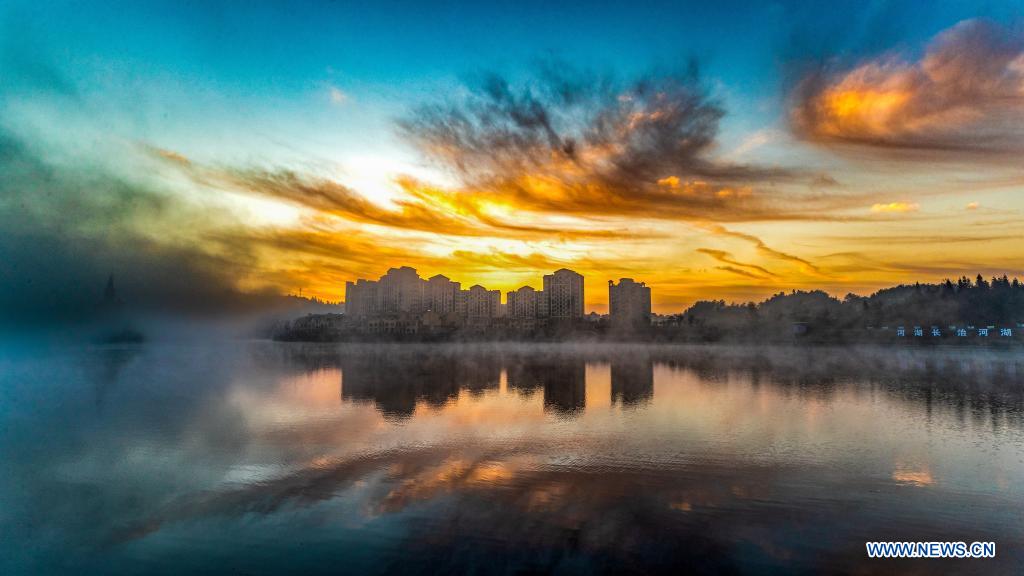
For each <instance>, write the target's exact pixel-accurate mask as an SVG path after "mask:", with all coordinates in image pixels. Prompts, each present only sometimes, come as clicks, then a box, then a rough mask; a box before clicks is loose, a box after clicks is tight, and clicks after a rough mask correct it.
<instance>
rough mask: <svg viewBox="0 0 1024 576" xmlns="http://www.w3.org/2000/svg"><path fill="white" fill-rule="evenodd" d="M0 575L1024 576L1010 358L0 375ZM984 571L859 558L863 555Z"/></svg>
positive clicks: (185, 363)
mask: <svg viewBox="0 0 1024 576" xmlns="http://www.w3.org/2000/svg"><path fill="white" fill-rule="evenodd" d="M0 430H2V432H3V434H2V438H0V456H2V458H3V462H4V473H3V474H2V475H0V538H2V544H0V547H2V548H0V573H3V574H51V573H56V574H60V573H68V574H71V573H74V574H138V573H152V574H183V573H209V574H224V573H244V574H282V573H289V572H302V573H323V574H362V573H369V574H374V573H389V574H392V573H425V574H432V573H451V572H457V573H463V572H472V573H476V574H492V573H498V574H504V573H524V572H525V573H536V572H559V573H581V574H591V573H615V574H622V573H650V572H672V573H689V572H696V573H714V574H721V573H782V574H793V573H821V572H842V573H863V574H870V573H878V574H892V573H928V574H934V573H984V574H991V573H1006V574H1011V573H1019V570H1020V565H1021V562H1022V561H1024V354H1021V353H1020V352H1019V351H1012V350H1002V351H1000V350H986V349H978V348H964V349H956V348H943V349H914V348H901V349H895V350H885V349H879V348H849V349H847V348H771V347H765V348H740V347H735V348H734V347H727V346H696V347H685V346H653V345H610V344H607V345H592V346H583V345H569V344H544V345H540V344H538V345H522V344H486V345H483V344H481V345H463V346H458V345H413V344H409V345H303V344H284V343H270V342H246V343H238V342H236V343H214V344H203V345H198V344H196V345H186V344H146V345H138V346H131V347H64V348H61V347H51V348H45V349H40V350H31V351H29V350H24V349H19V350H17V351H14V350H10V351H7V352H6V353H3V354H0ZM882 540H900V541H904V540H907V541H965V542H968V543H970V542H973V541H993V542H995V543H996V547H997V548H996V551H997V557H996V558H994V559H972V560H966V559H961V560H935V559H932V560H878V559H868V558H867V557H866V553H865V546H864V543H865V541H882Z"/></svg>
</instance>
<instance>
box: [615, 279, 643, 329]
mask: <svg viewBox="0 0 1024 576" xmlns="http://www.w3.org/2000/svg"><path fill="white" fill-rule="evenodd" d="M608 314H609V317H610V319H611V325H612V328H614V329H616V330H636V329H639V328H643V327H646V326H650V324H651V289H650V287H648V286H647V285H646V284H644V283H643V282H635V281H633V279H632V278H621V279H620V280H619V284H618V285H616V284H615V282H613V281H611V280H609V281H608Z"/></svg>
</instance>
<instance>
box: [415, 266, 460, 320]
mask: <svg viewBox="0 0 1024 576" xmlns="http://www.w3.org/2000/svg"><path fill="white" fill-rule="evenodd" d="M461 287H462V285H461V284H460V283H458V282H452V281H451V280H449V279H448V277H447V276H442V275H441V274H438V275H436V276H432V277H431V278H430V279H429V280H427V284H426V290H425V292H424V294H423V296H424V297H423V309H424V310H425V311H426V310H432V311H434V312H437V313H438V314H449V313H452V312H455V307H456V303H457V301H458V297H459V296H458V295H459V290H460V289H461Z"/></svg>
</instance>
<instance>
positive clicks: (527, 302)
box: [506, 286, 538, 320]
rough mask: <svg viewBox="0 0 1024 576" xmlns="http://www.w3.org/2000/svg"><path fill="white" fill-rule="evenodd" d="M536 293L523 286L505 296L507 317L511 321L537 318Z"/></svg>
mask: <svg viewBox="0 0 1024 576" xmlns="http://www.w3.org/2000/svg"><path fill="white" fill-rule="evenodd" d="M537 294H538V293H537V291H536V290H534V289H533V288H531V287H529V286H523V287H522V288H520V289H518V290H513V291H511V292H509V293H508V294H506V307H507V312H508V317H509V318H511V319H513V320H526V319H533V318H537Z"/></svg>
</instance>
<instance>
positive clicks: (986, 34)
mask: <svg viewBox="0 0 1024 576" xmlns="http://www.w3.org/2000/svg"><path fill="white" fill-rule="evenodd" d="M791 120H792V125H793V128H794V131H795V132H796V133H797V134H798V135H800V136H802V137H804V138H806V139H809V140H813V141H817V142H821V143H832V144H844V145H851V146H855V147H858V148H860V149H862V150H863V149H868V150H870V149H874V150H878V151H879V152H884V153H891V152H894V151H902V152H905V153H906V154H908V155H916V156H917V157H920V158H924V159H934V158H939V157H942V155H943V154H945V155H947V156H948V157H951V158H956V157H958V155H962V154H964V153H972V152H976V153H981V154H983V155H984V156H986V157H988V158H996V159H1006V158H1007V157H1008V156H1006V155H1007V154H1017V153H1019V152H1021V151H1024V33H1022V31H1021V30H1020V29H1019V28H1008V27H1004V26H1000V25H998V24H996V23H993V22H989V21H984V20H967V21H964V22H960V23H959V24H957V25H956V26H953V27H952V28H949V29H947V30H945V31H943V32H942V33H940V34H938V35H937V36H936V37H935V38H934V39H933V40H932V41H931V42H930V43H929V44H928V46H927V48H926V50H925V51H924V53H923V55H922V56H921V57H920V58H916V59H910V58H907V57H905V56H902V55H900V54H891V53H890V54H886V55H883V56H879V57H875V58H872V59H868V60H865V61H862V62H859V63H857V64H854V65H847V64H842V63H835V62H834V63H832V64H830V65H826V66H823V67H822V68H820V69H818V70H816V71H814V72H813V73H811V74H808V75H807V76H805V77H804V78H803V79H802V80H801V82H800V83H799V84H798V85H797V87H796V88H795V90H794V93H793V108H792V114H791ZM885 151H889V152H885Z"/></svg>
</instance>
